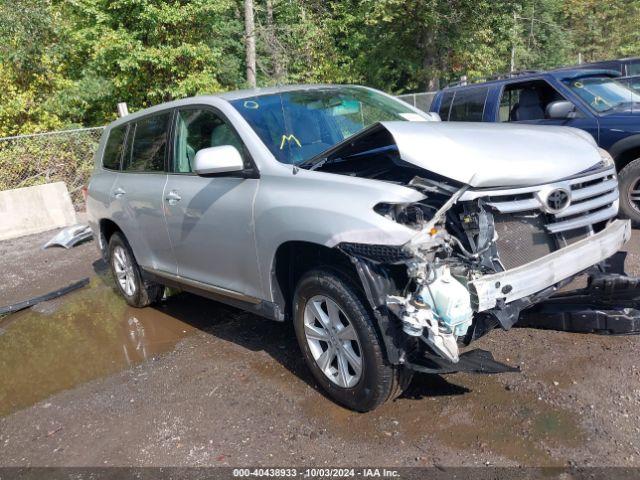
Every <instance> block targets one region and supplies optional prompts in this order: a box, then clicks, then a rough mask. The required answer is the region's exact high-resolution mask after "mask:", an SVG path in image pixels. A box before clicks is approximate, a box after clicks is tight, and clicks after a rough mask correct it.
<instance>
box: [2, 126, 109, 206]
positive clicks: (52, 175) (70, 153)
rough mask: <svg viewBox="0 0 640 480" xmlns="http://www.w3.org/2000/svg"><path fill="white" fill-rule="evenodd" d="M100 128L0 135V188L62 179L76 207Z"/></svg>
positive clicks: (80, 204) (84, 183)
mask: <svg viewBox="0 0 640 480" xmlns="http://www.w3.org/2000/svg"><path fill="white" fill-rule="evenodd" d="M103 128H104V127H97V128H82V129H76V130H62V131H58V132H47V133H40V134H33V135H18V136H15V137H4V138H0V191H2V190H9V189H12V188H21V187H31V186H33V185H42V184H44V183H51V182H65V183H66V184H67V189H68V190H69V193H70V195H71V200H72V201H73V204H74V207H75V208H76V210H81V209H83V208H84V198H83V195H82V187H83V186H84V185H86V184H87V182H88V180H89V175H91V170H92V168H93V154H94V152H95V150H96V148H97V147H98V142H99V140H100V135H102V130H103Z"/></svg>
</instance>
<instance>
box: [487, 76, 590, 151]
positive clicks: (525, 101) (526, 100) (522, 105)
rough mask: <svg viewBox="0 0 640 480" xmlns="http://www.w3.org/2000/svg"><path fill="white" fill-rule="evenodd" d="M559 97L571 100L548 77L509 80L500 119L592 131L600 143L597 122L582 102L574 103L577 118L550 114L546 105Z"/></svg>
mask: <svg viewBox="0 0 640 480" xmlns="http://www.w3.org/2000/svg"><path fill="white" fill-rule="evenodd" d="M559 100H568V101H571V100H570V99H567V98H566V97H565V96H564V95H563V94H562V93H560V92H559V91H558V90H557V89H556V88H554V87H553V86H552V85H551V84H550V83H549V82H547V81H546V80H528V81H524V82H517V83H510V84H508V85H507V86H505V88H504V90H503V92H502V97H501V99H500V111H499V117H500V121H503V122H518V123H529V124H532V125H555V126H562V127H574V128H579V129H581V130H584V131H586V132H589V133H590V134H591V135H592V136H593V138H594V139H595V140H596V142H597V141H598V140H599V139H598V137H599V135H598V121H597V119H596V117H595V116H594V115H593V114H592V113H591V112H589V111H588V110H587V109H585V108H583V106H582V105H577V104H576V103H575V102H571V103H573V104H574V105H576V114H575V117H574V118H563V119H559V118H548V117H547V115H546V108H547V106H548V105H549V104H550V103H551V102H555V101H559Z"/></svg>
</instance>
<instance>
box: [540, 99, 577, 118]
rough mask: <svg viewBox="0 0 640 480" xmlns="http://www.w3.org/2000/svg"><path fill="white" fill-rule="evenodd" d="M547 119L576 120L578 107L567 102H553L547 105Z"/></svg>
mask: <svg viewBox="0 0 640 480" xmlns="http://www.w3.org/2000/svg"><path fill="white" fill-rule="evenodd" d="M546 116H547V118H552V119H556V120H566V119H568V118H575V116H576V106H575V105H574V104H573V103H571V102H568V101H566V100H558V101H557V102H551V103H550V104H549V105H547V111H546Z"/></svg>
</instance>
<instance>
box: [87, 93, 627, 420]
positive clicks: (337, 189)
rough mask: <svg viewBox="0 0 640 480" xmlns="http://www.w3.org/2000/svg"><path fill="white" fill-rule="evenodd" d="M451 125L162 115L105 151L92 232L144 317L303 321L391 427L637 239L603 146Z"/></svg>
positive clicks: (187, 104)
mask: <svg viewBox="0 0 640 480" xmlns="http://www.w3.org/2000/svg"><path fill="white" fill-rule="evenodd" d="M438 120H439V119H438V118H437V115H435V114H425V113H423V112H421V111H419V110H416V109H414V108H413V107H411V106H409V105H407V104H405V103H404V102H401V101H399V100H396V99H394V98H392V97H390V96H388V95H386V94H384V93H382V92H378V91H375V90H372V89H369V88H363V87H351V86H298V87H295V86H292V87H283V88H275V89H264V90H252V91H241V92H233V93H226V94H223V95H218V96H203V97H198V98H189V99H185V100H181V101H176V102H171V103H167V104H163V105H159V106H157V107H154V108H150V109H146V110H143V111H140V112H137V113H135V114H132V115H128V116H125V117H124V118H121V119H119V120H117V121H115V122H113V123H112V124H111V125H109V127H108V128H106V130H105V132H104V135H103V137H102V139H101V141H100V146H99V148H98V151H97V154H96V160H95V171H94V172H93V176H92V178H91V183H90V185H89V196H88V200H87V205H88V211H89V214H90V218H91V227H92V229H93V231H94V233H95V236H96V238H97V239H98V243H99V247H100V249H101V251H102V252H103V255H104V256H105V258H106V259H107V260H108V261H109V263H110V266H111V268H112V271H113V274H114V277H115V279H116V284H117V288H118V289H119V290H120V292H121V293H122V295H123V296H124V298H125V299H126V301H127V302H128V303H129V304H131V305H134V306H137V307H144V306H146V305H149V304H151V303H153V302H157V301H159V300H160V299H161V298H162V296H163V290H164V287H165V286H172V287H178V288H180V289H183V290H187V291H190V292H194V293H197V294H200V295H203V296H207V297H210V298H213V299H216V300H219V301H221V302H225V303H227V304H230V305H233V306H236V307H240V308H242V309H246V310H248V311H250V312H253V313H255V314H257V315H260V316H262V317H265V318H268V319H271V320H276V321H280V322H283V321H292V322H293V324H294V326H295V332H296V336H297V340H298V343H299V345H300V350H301V353H302V355H303V356H304V358H305V360H306V362H307V364H308V366H309V368H310V369H311V372H312V373H313V375H314V377H315V378H316V380H317V381H318V383H319V384H320V385H321V386H322V387H323V388H324V389H325V390H326V392H327V393H328V394H329V395H330V396H331V397H332V398H333V399H334V400H336V401H337V402H339V403H341V404H343V405H345V406H347V407H349V408H352V409H355V410H359V411H367V410H371V409H373V408H375V407H377V406H379V405H380V404H382V403H383V402H385V401H386V400H388V399H391V398H394V397H395V396H397V395H399V394H400V393H401V392H402V390H403V388H405V387H406V386H407V384H408V382H409V381H410V379H411V376H412V373H413V372H414V371H423V372H434V373H435V372H443V371H445V372H446V371H455V370H456V369H457V368H458V367H459V366H460V365H462V363H463V361H462V360H463V358H464V355H466V354H467V353H470V352H465V353H464V354H461V353H460V348H461V347H463V346H465V345H468V344H469V343H470V342H471V341H472V340H474V339H476V338H478V337H479V336H481V335H483V334H484V333H486V332H488V331H489V330H491V329H493V328H495V327H497V326H500V327H502V328H504V329H509V328H510V327H511V326H512V325H513V324H514V323H515V322H516V321H517V320H518V316H519V313H520V311H521V310H522V309H524V308H527V307H529V306H531V305H532V304H534V303H536V302H539V301H540V300H542V299H545V298H547V297H548V296H549V295H551V294H552V293H553V292H555V291H556V290H557V289H558V288H559V287H561V286H563V285H564V284H566V283H567V282H569V281H570V280H571V279H572V278H573V277H574V276H576V275H577V274H579V273H581V272H583V271H584V270H585V269H588V268H590V267H592V266H593V265H596V264H598V263H600V262H602V261H603V260H605V259H607V258H608V257H610V256H611V255H613V254H614V253H615V252H617V251H618V250H619V249H620V247H621V246H622V245H623V244H624V243H625V242H626V241H627V240H628V238H629V236H630V225H629V223H628V221H622V220H615V219H614V217H615V216H616V213H617V210H618V190H617V182H616V172H615V167H614V165H613V162H612V160H611V157H610V156H609V155H608V154H607V153H606V152H604V151H603V150H599V149H598V148H597V146H596V145H595V143H594V141H593V139H592V138H591V137H590V136H589V135H588V134H587V133H584V132H582V131H580V130H576V129H571V128H558V127H535V126H522V125H494V124H473V123H461V124H456V123H441V122H439V121H438ZM265 328H268V325H267V324H265Z"/></svg>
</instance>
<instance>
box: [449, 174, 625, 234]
mask: <svg viewBox="0 0 640 480" xmlns="http://www.w3.org/2000/svg"><path fill="white" fill-rule="evenodd" d="M553 189H563V190H566V191H569V192H570V199H571V201H570V204H569V206H568V207H566V208H565V209H563V210H561V211H559V212H555V213H554V212H550V211H549V209H548V206H547V205H545V200H544V199H545V195H546V194H547V193H548V192H550V191H552V190H553ZM478 198H482V199H483V200H484V202H485V204H486V205H488V206H490V207H491V208H492V209H494V210H495V211H496V212H498V213H500V214H517V215H519V216H520V215H527V214H532V215H538V214H540V213H541V212H542V213H545V214H546V215H545V217H546V218H547V221H546V223H545V224H544V228H545V229H546V231H547V232H549V233H552V234H555V233H562V232H568V231H571V230H575V229H582V228H585V227H590V226H592V225H594V224H597V223H599V222H603V221H605V220H609V219H610V218H613V217H615V216H616V215H617V213H618V181H617V178H616V172H615V168H614V167H610V168H599V169H597V170H596V171H591V172H586V173H584V174H582V175H580V176H576V177H572V178H568V179H565V180H561V181H558V182H554V183H551V184H547V185H538V186H535V187H524V188H514V189H500V190H474V191H467V192H465V194H464V195H463V196H462V197H461V198H460V200H461V201H465V200H475V199H478Z"/></svg>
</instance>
